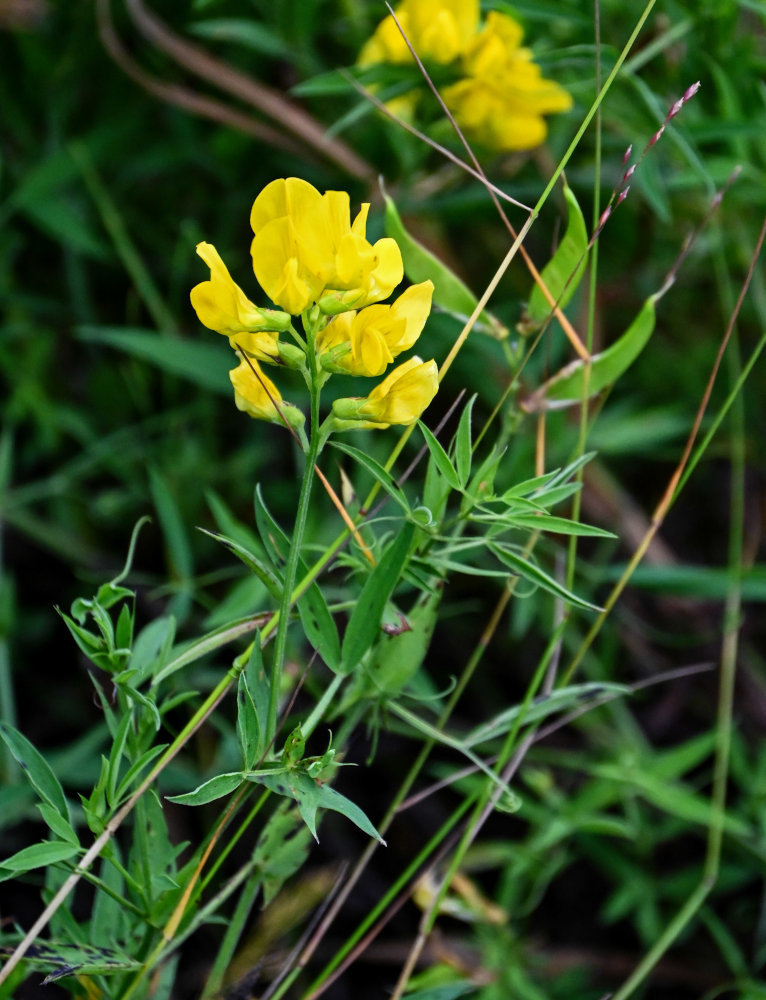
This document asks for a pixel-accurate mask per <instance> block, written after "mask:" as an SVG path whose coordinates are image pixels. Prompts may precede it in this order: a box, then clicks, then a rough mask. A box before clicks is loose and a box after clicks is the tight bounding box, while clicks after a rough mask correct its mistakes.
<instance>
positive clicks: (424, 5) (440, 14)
mask: <svg viewBox="0 0 766 1000" xmlns="http://www.w3.org/2000/svg"><path fill="white" fill-rule="evenodd" d="M396 17H397V19H398V21H399V23H400V24H401V26H402V30H403V31H404V33H405V34H406V36H407V38H408V39H409V40H410V43H411V45H412V47H413V49H414V50H415V51H416V52H417V54H418V55H419V56H420V58H421V59H423V60H425V61H428V62H434V63H440V64H442V65H445V64H447V63H450V62H453V61H454V60H455V59H457V58H458V56H460V54H461V53H462V52H463V50H464V49H465V47H466V45H467V44H468V42H469V41H470V39H471V38H472V37H473V35H474V34H475V33H476V30H477V28H478V23H479V0H404V2H403V3H401V4H400V5H399V6H398V7H397V8H396ZM411 60H412V56H411V55H410V51H409V49H408V47H407V43H406V42H405V41H404V38H403V37H402V34H401V32H400V31H399V29H398V28H397V26H396V23H395V21H394V19H393V18H392V17H391V16H390V15H389V16H388V17H387V18H385V19H384V20H383V21H381V23H380V24H379V25H378V27H377V28H376V29H375V32H374V34H373V35H372V37H371V38H370V39H369V41H368V42H367V43H366V44H365V46H364V48H363V49H362V51H361V53H360V55H359V60H358V62H359V65H360V66H370V65H372V64H373V63H380V62H387V63H405V64H406V63H409V62H410V61H411Z"/></svg>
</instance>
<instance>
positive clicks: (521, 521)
mask: <svg viewBox="0 0 766 1000" xmlns="http://www.w3.org/2000/svg"><path fill="white" fill-rule="evenodd" d="M507 519H508V520H509V521H511V522H512V523H513V524H517V525H518V526H519V527H520V528H532V530H533V531H554V532H556V534H559V535H582V536H587V537H589V538H616V537H617V536H616V535H615V534H614V532H613V531H606V529H604V528H595V527H593V526H592V525H590V524H581V523H580V522H579V521H570V519H569V518H568V517H554V516H553V515H552V514H515V513H513V512H511V513H509V514H508V515H507Z"/></svg>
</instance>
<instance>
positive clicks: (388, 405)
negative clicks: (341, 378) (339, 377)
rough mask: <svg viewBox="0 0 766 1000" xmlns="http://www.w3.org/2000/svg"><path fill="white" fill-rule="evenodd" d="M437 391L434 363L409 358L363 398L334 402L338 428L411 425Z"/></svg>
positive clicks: (437, 376)
mask: <svg viewBox="0 0 766 1000" xmlns="http://www.w3.org/2000/svg"><path fill="white" fill-rule="evenodd" d="M438 389H439V373H438V369H437V367H436V362H435V361H422V360H421V359H420V358H418V357H414V358H410V359H409V361H405V362H404V364H401V365H399V367H398V368H394V370H393V371H392V372H391V373H390V374H389V375H387V376H386V378H384V379H383V381H382V382H381V383H380V385H376V386H375V388H374V389H373V390H372V392H371V393H370V394H369V396H367V397H366V398H365V399H336V400H335V402H334V403H333V404H332V409H333V414H334V416H335V417H336V418H337V420H338V429H348V428H349V427H352V426H357V427H388V426H390V425H391V424H404V425H407V424H414V423H415V421H416V420H417V419H418V417H419V416H420V415H421V414H422V412H423V411H424V410H425V408H426V407H427V406H428V405H429V403H430V402H431V400H432V399H433V398H434V396H435V395H436V393H437V391H438Z"/></svg>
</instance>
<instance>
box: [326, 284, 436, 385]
mask: <svg viewBox="0 0 766 1000" xmlns="http://www.w3.org/2000/svg"><path fill="white" fill-rule="evenodd" d="M433 289H434V286H433V282H431V281H423V282H421V283H420V284H418V285H412V287H410V288H408V289H407V290H406V291H405V292H403V293H402V294H401V295H400V296H399V298H398V299H396V301H395V302H393V303H392V304H391V305H389V306H385V305H372V306H367V308H366V309H362V310H360V311H359V312H355V311H352V312H345V313H341V315H339V316H336V317H335V318H334V319H333V320H332V321H331V322H330V323H328V324H327V326H326V327H325V328H324V330H322V331H321V332H320V334H319V336H318V337H317V350H318V352H319V355H320V361H321V363H322V366H323V367H324V368H325V369H326V370H328V371H344V372H348V373H349V374H351V375H382V374H383V372H384V371H385V370H386V368H387V367H388V365H389V364H390V363H391V362H392V361H393V360H394V358H395V357H396V356H397V355H398V354H401V353H402V351H406V350H408V349H409V348H410V347H412V346H413V344H414V343H415V341H416V340H417V339H418V337H419V336H420V334H421V332H422V330H423V327H424V325H425V322H426V319H427V318H428V315H429V313H430V311H431V299H432V296H433Z"/></svg>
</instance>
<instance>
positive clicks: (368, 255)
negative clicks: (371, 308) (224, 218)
mask: <svg viewBox="0 0 766 1000" xmlns="http://www.w3.org/2000/svg"><path fill="white" fill-rule="evenodd" d="M368 210H369V205H368V204H365V205H363V206H362V209H361V211H360V212H359V214H358V215H357V216H356V218H355V219H354V221H353V223H352V222H351V213H350V204H349V197H348V194H347V193H346V192H345V191H327V192H326V193H325V194H320V193H319V191H317V190H316V188H314V187H313V186H312V185H311V184H309V183H308V182H306V181H303V180H300V179H299V178H297V177H289V178H287V179H279V180H276V181H272V183H271V184H269V185H267V186H266V187H265V188H264V189H263V191H262V192H261V193H260V194H259V195H258V197H257V198H256V199H255V202H254V204H253V209H252V212H251V215H250V222H251V225H252V228H253V232H254V233H255V236H254V238H253V242H252V245H251V248H250V252H251V255H252V258H253V270H254V271H255V276H256V278H257V279H258V282H259V284H260V285H261V287H262V288H263V290H264V291H265V292H266V294H267V295H268V296H269V298H270V299H271V300H272V301H273V302H276V303H277V305H279V306H281V307H282V308H283V309H286V310H287V312H289V313H291V314H293V315H297V314H299V313H302V312H303V311H304V310H306V309H308V308H309V306H311V305H313V304H314V303H319V304H320V307H321V308H322V309H323V310H326V311H328V312H341V311H343V310H345V309H352V308H354V307H355V306H364V305H368V304H369V303H372V302H379V301H380V300H381V299H385V298H387V297H388V296H389V295H390V294H391V292H392V291H393V290H394V288H395V287H396V286H397V285H398V284H399V282H400V281H401V280H402V277H403V276H404V270H403V267H402V257H401V253H400V251H399V247H398V246H397V245H396V242H395V241H394V240H392V239H381V240H378V242H377V243H375V244H374V245H372V244H370V243H369V242H368V241H367V238H366V224H367V212H368Z"/></svg>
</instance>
